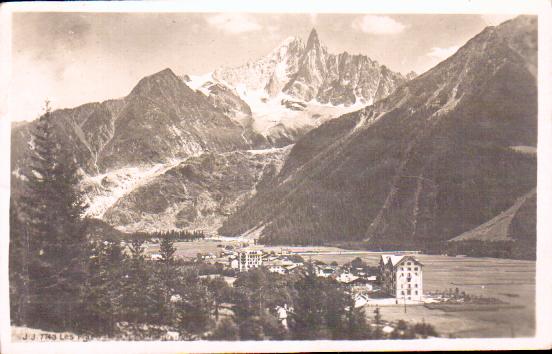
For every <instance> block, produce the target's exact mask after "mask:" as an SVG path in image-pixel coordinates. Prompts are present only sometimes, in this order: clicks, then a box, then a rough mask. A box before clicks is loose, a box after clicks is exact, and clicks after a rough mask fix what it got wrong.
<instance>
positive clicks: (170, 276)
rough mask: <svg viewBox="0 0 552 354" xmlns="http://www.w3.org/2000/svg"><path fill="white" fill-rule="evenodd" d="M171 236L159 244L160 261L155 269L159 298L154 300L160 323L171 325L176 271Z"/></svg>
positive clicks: (166, 236)
mask: <svg viewBox="0 0 552 354" xmlns="http://www.w3.org/2000/svg"><path fill="white" fill-rule="evenodd" d="M175 252H176V248H175V247H174V241H173V236H171V235H165V236H164V237H163V239H162V240H161V243H160V254H161V260H160V264H159V266H158V267H156V273H157V280H158V282H159V286H158V291H159V295H160V296H161V298H158V299H156V300H157V301H158V302H160V303H159V307H160V308H161V309H160V313H159V314H160V317H161V322H162V323H165V324H171V323H172V321H173V313H174V311H173V308H172V306H171V302H170V299H171V296H172V295H173V293H174V289H175V287H176V284H177V281H178V279H177V269H176V266H175V258H174V254H175Z"/></svg>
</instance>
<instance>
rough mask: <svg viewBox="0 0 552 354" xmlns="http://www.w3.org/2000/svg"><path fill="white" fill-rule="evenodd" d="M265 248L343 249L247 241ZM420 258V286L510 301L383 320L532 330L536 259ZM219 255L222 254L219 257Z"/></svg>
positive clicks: (444, 328)
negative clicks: (503, 304) (504, 304)
mask: <svg viewBox="0 0 552 354" xmlns="http://www.w3.org/2000/svg"><path fill="white" fill-rule="evenodd" d="M219 244H223V245H227V244H232V245H234V246H239V245H240V243H239V242H236V241H229V240H224V241H221V240H201V241H196V242H179V243H177V244H176V247H177V255H178V256H179V257H195V256H196V254H197V253H198V252H202V253H205V252H213V253H215V254H217V253H218V252H217V251H220V250H221V249H220V248H217V245H219ZM251 247H252V248H257V249H261V248H262V249H264V250H266V251H269V252H270V251H276V252H279V251H280V250H281V249H282V248H283V249H289V250H292V251H309V250H311V251H315V250H316V251H323V252H324V251H325V252H332V253H335V252H339V251H344V250H341V249H339V248H337V247H321V246H316V247H279V246H278V247H276V246H261V245H256V246H251ZM157 250H158V247H157V246H155V245H150V247H148V250H147V252H148V253H153V252H157ZM380 255H381V253H379V252H373V253H370V254H366V253H362V254H319V255H312V256H304V255H303V257H304V258H305V259H309V258H311V259H312V260H321V261H323V262H326V263H330V262H332V261H336V262H338V263H339V264H343V263H346V262H349V261H351V260H352V259H354V258H356V257H360V258H362V259H363V260H364V261H365V262H367V263H368V264H370V265H377V264H378V262H379V257H380ZM416 257H417V258H418V259H419V260H420V261H421V262H422V263H423V264H424V292H425V293H427V292H430V291H442V290H446V289H449V288H452V289H455V288H458V289H459V290H460V291H461V292H462V291H465V292H466V293H468V294H470V295H481V296H485V297H494V298H498V299H500V300H502V301H504V302H507V303H508V305H512V306H501V307H495V308H490V307H486V308H484V307H481V308H480V309H479V310H476V309H474V308H462V306H467V305H457V306H459V307H458V308H457V310H455V309H446V310H447V311H444V310H443V309H429V308H426V307H424V306H423V305H417V306H414V305H412V306H407V313H406V314H405V313H404V308H403V307H402V306H386V307H381V314H382V317H383V319H385V320H391V321H393V320H399V319H405V320H408V321H413V322H421V321H425V322H427V323H430V324H432V325H434V326H435V328H436V329H437V331H438V332H439V333H441V334H443V335H445V336H449V335H450V336H453V337H511V336H515V337H524V336H532V335H534V331H535V262H534V261H523V260H509V259H497V258H471V257H447V256H440V255H423V254H420V255H417V256H416ZM221 261H222V260H221ZM366 314H367V316H369V317H373V308H369V307H367V308H366Z"/></svg>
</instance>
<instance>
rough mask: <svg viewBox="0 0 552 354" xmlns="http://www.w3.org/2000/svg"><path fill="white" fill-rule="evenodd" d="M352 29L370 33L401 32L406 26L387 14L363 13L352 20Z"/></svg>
mask: <svg viewBox="0 0 552 354" xmlns="http://www.w3.org/2000/svg"><path fill="white" fill-rule="evenodd" d="M352 26H353V29H355V30H357V31H362V32H365V33H372V34H395V33H400V32H402V31H403V30H404V29H405V28H406V26H405V25H404V24H402V23H400V22H399V21H396V20H394V19H392V18H391V17H389V16H375V15H365V16H363V17H358V18H356V19H355V20H354V21H353V24H352Z"/></svg>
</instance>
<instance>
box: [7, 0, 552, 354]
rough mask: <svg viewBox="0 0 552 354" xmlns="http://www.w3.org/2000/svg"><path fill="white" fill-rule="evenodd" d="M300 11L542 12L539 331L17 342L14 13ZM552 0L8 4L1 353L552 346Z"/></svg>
mask: <svg viewBox="0 0 552 354" xmlns="http://www.w3.org/2000/svg"><path fill="white" fill-rule="evenodd" d="M28 11H29V12H249V13H262V12H264V13H267V12H280V13H285V12H294V13H379V14H389V13H441V14H445V13H465V14H468V13H471V14H479V13H482V14H483V13H492V14H536V15H538V17H539V19H538V24H539V32H538V35H539V44H538V45H539V53H538V55H539V63H538V65H539V67H538V83H539V106H538V110H539V131H538V179H537V184H538V193H537V206H538V207H537V234H538V240H537V269H536V296H537V299H536V321H537V323H536V336H535V337H533V338H514V339H512V338H495V339H446V338H438V339H421V340H385V341H381V340H369V341H325V340H324V341H279V342H275V341H262V342H251V341H241V342H239V341H238V342H210V341H196V342H43V343H21V342H17V343H12V342H11V335H10V333H11V332H10V322H9V317H8V316H5V314H7V313H9V303H8V301H9V296H8V295H9V291H8V245H9V229H8V220H9V219H8V217H9V196H10V186H9V179H10V169H9V167H10V161H9V157H10V143H9V142H10V121H9V119H7V112H9V104H10V101H9V77H10V76H9V74H10V64H11V63H10V60H11V55H10V54H11V52H10V45H11V14H12V13H13V12H28ZM551 18H552V11H551V2H550V1H547V0H526V1H516V0H447V1H443V0H387V1H358V0H357V1H354V0H340V1H331V2H330V1H316V2H315V1H306V0H279V1H248V0H232V1H228V0H203V1H180V2H167V1H147V2H146V1H144V2H134V1H128V2H126V1H120V2H66V3H62V2H27V3H4V4H1V5H0V134H1V135H0V142H1V144H2V148H1V149H0V235H1V237H0V271H1V273H0V274H1V278H0V279H1V282H0V314H2V315H0V352H1V353H9V354H12V353H38V352H40V353H77V352H78V353H98V352H101V353H131V352H132V353H173V352H305V351H369V350H378V351H379V350H381V351H384V350H385V351H391V350H397V351H399V350H401V351H410V350H416V351H429V350H459V349H465V350H469V349H482V350H485V349H486V350H491V349H494V350H501V349H502V350H503V349H545V348H551V347H552V326H551V323H552V277H551V274H552V272H551V270H550V267H551V266H552V262H551V261H550V260H551V257H552V236H551V234H552V215H551V211H552V85H551V79H552V35H551V33H552V31H551V28H550V27H551V26H550V25H551V24H552V21H551Z"/></svg>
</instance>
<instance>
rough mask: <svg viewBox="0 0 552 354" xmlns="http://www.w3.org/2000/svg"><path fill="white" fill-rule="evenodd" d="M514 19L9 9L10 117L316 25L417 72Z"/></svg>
mask: <svg viewBox="0 0 552 354" xmlns="http://www.w3.org/2000/svg"><path fill="white" fill-rule="evenodd" d="M510 17H513V16H512V15H436V14H431V15H397V14H393V15H386V14H381V15H379V14H378V15H376V14H367V15H363V14H266V13H265V14H251V13H203V14H202V13H67V12H66V13H15V14H14V15H13V18H12V75H11V81H10V116H11V119H12V121H20V120H32V119H35V118H37V117H38V116H39V115H40V113H41V112H42V109H43V107H44V102H45V101H46V100H49V101H50V106H51V107H52V108H54V109H58V108H70V107H75V106H78V105H80V104H84V103H87V102H94V101H103V100H106V99H110V98H119V97H123V96H125V95H127V94H128V93H129V92H130V91H131V90H132V88H133V87H134V85H136V83H137V82H138V81H139V80H140V79H141V78H142V77H144V76H147V75H150V74H153V73H155V72H158V71H160V70H163V69H165V68H167V67H168V68H171V69H172V70H173V71H174V72H175V73H176V74H177V75H183V74H193V75H199V74H204V73H208V72H211V71H213V70H214V69H216V68H217V67H220V66H237V65H241V64H244V63H246V62H247V61H253V60H255V59H258V58H260V57H262V56H264V55H266V54H268V53H269V52H270V51H271V50H272V49H274V48H275V47H277V46H278V45H279V44H280V43H281V42H282V41H283V40H284V39H286V38H287V37H290V36H297V37H300V38H303V40H304V41H306V39H307V37H308V35H309V32H310V31H311V29H312V28H316V30H317V32H318V36H319V38H320V41H321V42H322V44H323V45H325V46H326V47H327V48H328V51H329V52H330V53H340V52H343V51H347V52H349V53H351V54H365V55H367V56H369V57H370V58H372V59H375V60H377V61H378V62H380V63H381V64H384V65H386V66H387V67H389V68H390V69H391V70H394V71H399V72H402V73H403V74H406V73H408V72H409V71H415V72H416V73H418V74H421V73H423V72H424V71H426V70H428V69H430V68H431V67H433V66H435V65H436V64H437V63H439V62H440V61H442V60H443V59H445V58H447V57H448V56H450V55H452V54H453V53H454V52H455V51H456V50H457V49H458V48H459V47H460V46H462V45H463V44H464V43H465V42H466V41H467V40H469V39H470V38H472V37H473V36H474V35H476V34H477V33H479V32H481V31H482V30H483V29H484V28H485V27H486V26H488V25H497V24H499V23H500V22H502V21H504V20H506V19H508V18H510Z"/></svg>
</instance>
